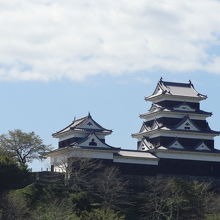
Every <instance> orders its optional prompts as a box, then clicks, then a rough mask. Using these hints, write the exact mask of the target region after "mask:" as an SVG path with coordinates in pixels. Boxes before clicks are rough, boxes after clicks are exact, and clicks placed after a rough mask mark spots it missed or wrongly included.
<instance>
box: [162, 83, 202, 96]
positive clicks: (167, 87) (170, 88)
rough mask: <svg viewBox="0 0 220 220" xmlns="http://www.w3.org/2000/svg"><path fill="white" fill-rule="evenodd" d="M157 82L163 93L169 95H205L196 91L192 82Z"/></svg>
mask: <svg viewBox="0 0 220 220" xmlns="http://www.w3.org/2000/svg"><path fill="white" fill-rule="evenodd" d="M159 84H160V86H161V88H162V89H163V91H165V93H168V94H171V95H182V96H190V97H202V96H203V97H206V96H205V95H202V94H200V93H198V92H197V91H196V90H195V88H194V86H193V84H192V83H191V82H189V83H178V82H166V81H162V80H160V81H159Z"/></svg>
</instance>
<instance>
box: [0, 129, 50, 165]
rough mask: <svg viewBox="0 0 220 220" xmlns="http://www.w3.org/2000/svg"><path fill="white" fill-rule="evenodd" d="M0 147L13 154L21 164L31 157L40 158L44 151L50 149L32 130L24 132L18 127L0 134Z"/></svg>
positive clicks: (30, 159) (24, 163) (31, 158)
mask: <svg viewBox="0 0 220 220" xmlns="http://www.w3.org/2000/svg"><path fill="white" fill-rule="evenodd" d="M0 148H1V149H2V150H4V151H6V152H9V153H11V154H13V156H14V157H15V158H16V159H17V161H18V162H19V163H20V165H22V166H25V165H26V164H27V163H28V162H31V161H32V160H33V159H42V158H43V155H44V153H46V152H47V151H49V150H50V146H49V145H45V144H43V141H42V139H41V138H40V137H39V136H38V135H36V134H35V133H34V132H30V133H26V132H23V131H21V130H20V129H16V130H13V131H9V132H8V134H3V135H1V136H0Z"/></svg>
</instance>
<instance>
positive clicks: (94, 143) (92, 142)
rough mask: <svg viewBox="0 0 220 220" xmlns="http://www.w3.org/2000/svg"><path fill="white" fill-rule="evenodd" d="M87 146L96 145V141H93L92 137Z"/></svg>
mask: <svg viewBox="0 0 220 220" xmlns="http://www.w3.org/2000/svg"><path fill="white" fill-rule="evenodd" d="M89 146H97V143H96V142H95V140H94V139H92V141H91V142H89Z"/></svg>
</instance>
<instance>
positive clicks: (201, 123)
mask: <svg viewBox="0 0 220 220" xmlns="http://www.w3.org/2000/svg"><path fill="white" fill-rule="evenodd" d="M187 119H189V117H188V116H186V117H184V118H168V117H162V118H159V119H154V120H151V121H147V122H144V123H143V124H144V127H145V128H148V129H147V130H152V127H153V125H154V123H155V121H156V123H157V125H158V128H163V127H167V128H169V129H170V130H173V131H176V130H177V129H176V128H177V127H178V126H180V125H181V124H183V123H184V121H186V120H187ZM189 120H190V121H191V122H192V123H193V125H194V126H195V127H196V128H198V130H200V131H198V132H205V133H216V134H219V132H218V131H213V130H211V129H210V127H209V124H208V122H207V121H205V120H194V119H189ZM150 128H151V129H150ZM177 131H178V130H177ZM188 132H192V130H189V131H188ZM193 132H196V131H193Z"/></svg>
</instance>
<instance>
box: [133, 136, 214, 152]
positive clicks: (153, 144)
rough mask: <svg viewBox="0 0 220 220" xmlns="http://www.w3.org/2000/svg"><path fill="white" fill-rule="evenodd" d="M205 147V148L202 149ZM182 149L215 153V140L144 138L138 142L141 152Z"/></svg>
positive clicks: (164, 137) (163, 137)
mask: <svg viewBox="0 0 220 220" xmlns="http://www.w3.org/2000/svg"><path fill="white" fill-rule="evenodd" d="M201 145H204V146H205V147H204V148H202V147H200V146H201ZM161 146H162V147H164V148H167V149H169V148H172V149H175V148H176V149H182V150H187V151H200V150H201V151H202V150H204V151H215V149H214V140H207V139H199V138H198V139H196V138H188V137H185V138H180V137H175V136H173V137H166V136H160V137H155V138H147V137H146V138H143V139H142V140H141V141H138V142H137V149H138V150H140V151H145V150H150V149H154V148H158V147H161Z"/></svg>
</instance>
